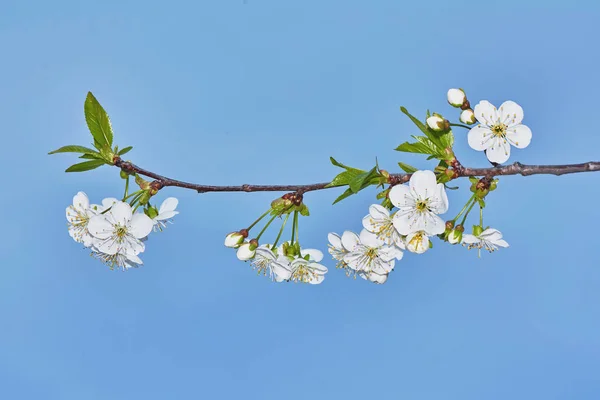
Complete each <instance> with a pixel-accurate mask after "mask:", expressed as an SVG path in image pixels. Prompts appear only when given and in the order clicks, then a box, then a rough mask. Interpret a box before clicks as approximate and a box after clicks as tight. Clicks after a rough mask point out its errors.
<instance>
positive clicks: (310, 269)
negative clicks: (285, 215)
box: [225, 231, 327, 284]
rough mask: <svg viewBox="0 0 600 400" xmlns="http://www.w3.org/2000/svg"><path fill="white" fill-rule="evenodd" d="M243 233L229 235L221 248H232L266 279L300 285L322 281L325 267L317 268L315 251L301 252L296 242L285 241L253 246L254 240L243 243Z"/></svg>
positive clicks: (318, 254) (239, 257) (318, 258)
mask: <svg viewBox="0 0 600 400" xmlns="http://www.w3.org/2000/svg"><path fill="white" fill-rule="evenodd" d="M244 233H245V232H244V231H242V232H232V233H230V234H229V235H227V236H226V238H225V246H227V247H231V248H236V249H237V257H238V259H240V260H242V261H250V264H251V265H252V267H253V268H254V269H255V270H256V271H257V273H258V274H263V275H266V276H268V277H269V278H270V279H271V280H273V281H275V282H284V281H288V282H300V283H310V284H319V283H321V282H323V280H324V279H325V274H326V273H327V267H325V266H323V265H321V264H319V262H320V261H321V260H322V259H323V253H322V252H321V251H320V250H317V249H303V248H301V247H300V244H299V242H294V243H292V242H291V241H287V242H284V243H282V244H281V245H279V246H276V245H275V244H263V245H257V243H256V242H255V239H254V240H251V241H246V240H245V237H244Z"/></svg>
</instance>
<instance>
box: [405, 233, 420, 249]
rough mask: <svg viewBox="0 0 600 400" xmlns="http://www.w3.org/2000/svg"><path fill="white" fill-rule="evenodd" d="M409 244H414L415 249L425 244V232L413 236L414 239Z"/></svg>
mask: <svg viewBox="0 0 600 400" xmlns="http://www.w3.org/2000/svg"><path fill="white" fill-rule="evenodd" d="M408 244H409V245H410V246H412V247H413V248H414V249H418V248H420V247H422V246H423V233H421V232H419V233H417V234H416V235H415V236H413V237H412V239H410V242H408Z"/></svg>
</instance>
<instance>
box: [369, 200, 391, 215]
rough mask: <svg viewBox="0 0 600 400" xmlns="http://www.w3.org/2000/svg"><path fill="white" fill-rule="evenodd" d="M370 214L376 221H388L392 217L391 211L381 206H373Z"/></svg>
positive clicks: (370, 207) (370, 208)
mask: <svg viewBox="0 0 600 400" xmlns="http://www.w3.org/2000/svg"><path fill="white" fill-rule="evenodd" d="M369 214H370V215H371V216H372V217H373V218H375V219H388V218H389V217H390V211H389V210H388V209H387V208H385V207H384V206H382V205H381V204H371V205H370V206H369Z"/></svg>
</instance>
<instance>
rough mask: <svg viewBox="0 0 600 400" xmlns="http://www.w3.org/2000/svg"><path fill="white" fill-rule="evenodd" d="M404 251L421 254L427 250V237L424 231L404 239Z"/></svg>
mask: <svg viewBox="0 0 600 400" xmlns="http://www.w3.org/2000/svg"><path fill="white" fill-rule="evenodd" d="M406 249H407V250H408V251H410V252H412V253H416V254H423V253H425V252H426V251H427V250H429V236H427V233H425V232H424V231H417V232H413V233H411V234H409V235H408V236H407V237H406Z"/></svg>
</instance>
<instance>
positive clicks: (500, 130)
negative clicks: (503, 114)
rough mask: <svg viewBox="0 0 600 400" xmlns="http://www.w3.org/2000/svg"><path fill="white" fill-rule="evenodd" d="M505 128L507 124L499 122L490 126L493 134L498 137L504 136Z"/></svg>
mask: <svg viewBox="0 0 600 400" xmlns="http://www.w3.org/2000/svg"><path fill="white" fill-rule="evenodd" d="M506 128H507V126H506V125H504V124H503V123H500V122H499V123H497V124H496V125H492V127H491V129H492V133H493V134H494V136H497V137H499V138H503V137H505V136H506Z"/></svg>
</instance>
